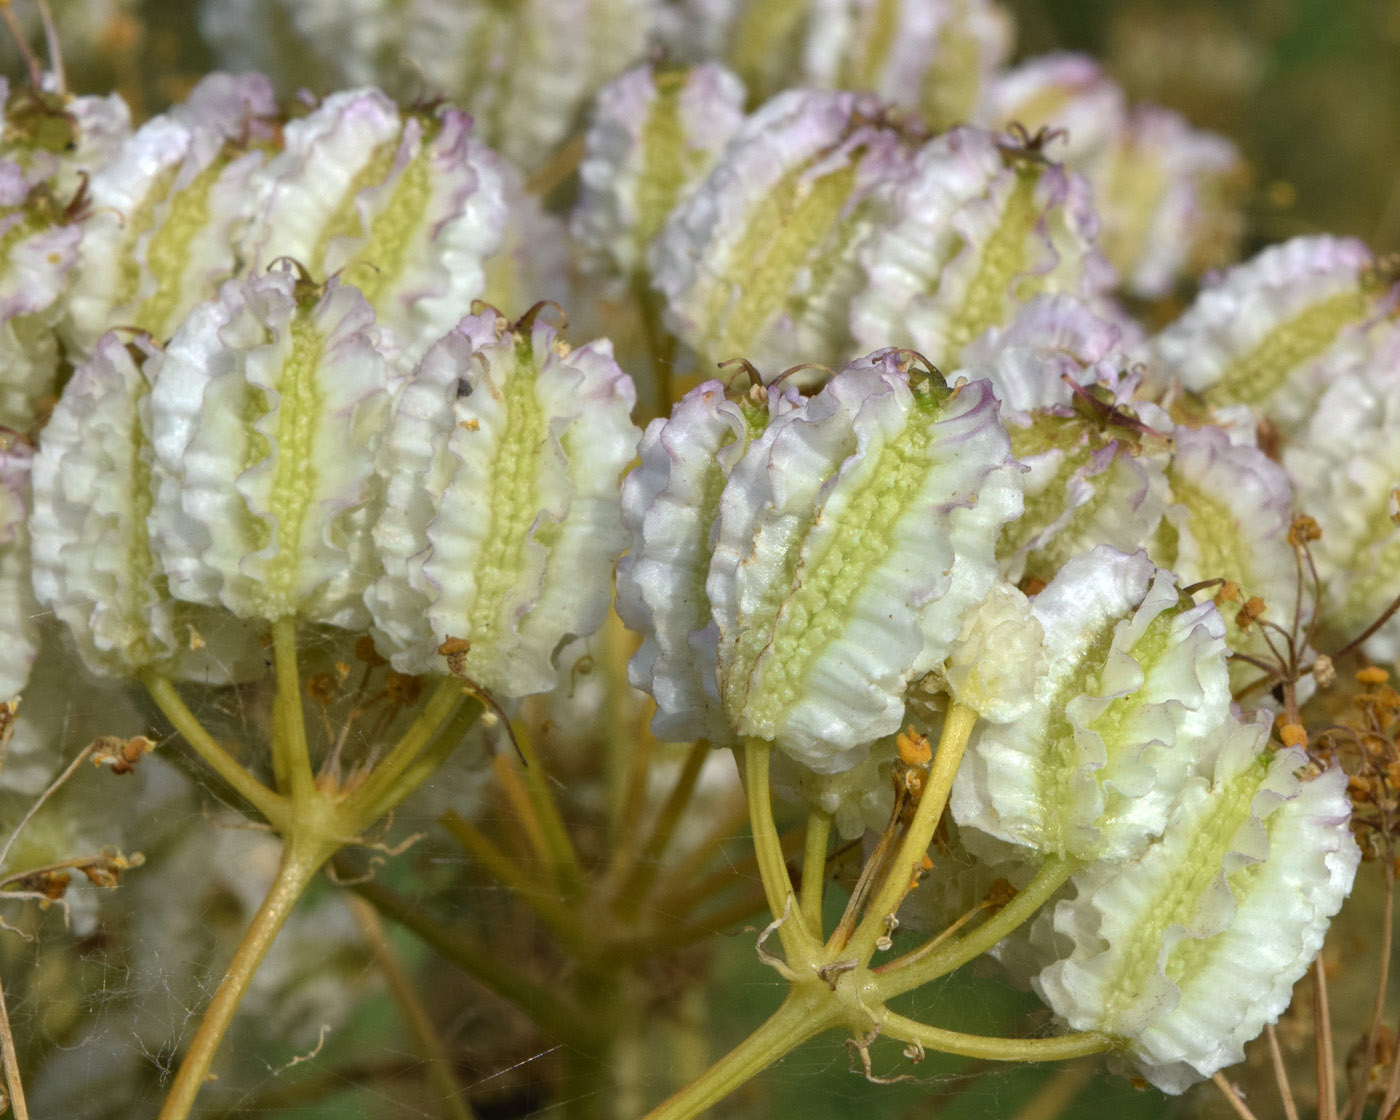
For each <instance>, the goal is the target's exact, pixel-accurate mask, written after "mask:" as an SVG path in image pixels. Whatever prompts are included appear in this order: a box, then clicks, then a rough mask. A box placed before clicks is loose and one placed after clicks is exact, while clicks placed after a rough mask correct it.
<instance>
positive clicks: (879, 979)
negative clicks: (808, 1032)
mask: <svg viewBox="0 0 1400 1120" xmlns="http://www.w3.org/2000/svg"><path fill="white" fill-rule="evenodd" d="M1078 869H1079V864H1078V863H1076V862H1075V861H1074V860H1066V859H1059V858H1052V859H1047V860H1046V861H1045V862H1044V863H1043V864H1042V865H1041V868H1040V870H1039V871H1037V872H1036V874H1035V878H1034V879H1032V880H1031V881H1030V882H1029V883H1027V884H1026V886H1025V887H1024V888H1023V889H1022V890H1021V891H1019V892H1018V893H1017V895H1016V897H1015V898H1013V899H1012V900H1011V901H1010V902H1008V903H1007V904H1006V905H1005V906H1003V907H1002V908H1001V909H1000V910H998V911H997V912H996V913H995V914H993V915H992V916H991V917H990V918H988V919H987V920H986V921H985V922H983V923H982V924H981V925H980V926H978V927H977V928H976V929H975V930H973V931H972V932H971V933H968V934H965V935H963V936H962V937H959V938H958V939H957V940H955V941H949V942H947V943H946V944H943V945H941V946H938V947H936V948H934V949H932V950H929V948H928V946H924V947H923V948H919V949H915V950H914V951H913V952H912V953H908V954H906V955H905V956H903V957H900V958H899V959H898V960H893V961H890V962H889V964H886V965H883V966H882V967H881V968H879V969H877V970H876V971H875V977H876V980H875V987H876V990H877V991H878V992H879V994H880V998H881V999H893V998H894V997H895V996H897V995H899V994H900V993H902V992H907V991H910V990H912V989H914V988H917V987H919V986H920V985H923V984H927V983H929V982H930V981H931V980H936V979H938V978H939V977H940V976H946V975H947V974H948V973H950V972H952V971H953V970H954V969H955V968H961V967H962V966H963V965H964V964H966V963H967V962H968V961H970V960H972V959H973V958H974V957H980V956H981V955H982V954H983V953H985V952H986V951H987V950H988V949H990V948H991V947H992V946H993V945H995V944H996V943H997V942H998V941H1000V940H1001V939H1002V938H1003V937H1005V936H1006V935H1007V934H1008V933H1010V932H1011V931H1012V930H1015V929H1018V928H1020V927H1021V926H1022V925H1024V924H1025V923H1026V922H1028V921H1029V920H1030V919H1031V918H1032V917H1033V916H1034V915H1035V913H1036V911H1037V910H1039V909H1040V908H1041V907H1042V906H1043V905H1045V902H1046V900H1047V899H1048V898H1049V897H1050V896H1051V895H1052V894H1054V893H1055V892H1056V891H1057V890H1059V889H1060V887H1061V886H1063V885H1064V883H1065V880H1067V879H1068V878H1069V877H1070V876H1071V875H1073V874H1074V873H1075V872H1076V871H1077V870H1078Z"/></svg>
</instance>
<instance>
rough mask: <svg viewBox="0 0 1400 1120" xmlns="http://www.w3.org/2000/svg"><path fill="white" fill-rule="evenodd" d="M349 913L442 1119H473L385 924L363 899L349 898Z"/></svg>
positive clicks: (430, 1021) (447, 1056)
mask: <svg viewBox="0 0 1400 1120" xmlns="http://www.w3.org/2000/svg"><path fill="white" fill-rule="evenodd" d="M347 901H348V902H349V903H350V913H351V914H353V915H354V917H355V922H356V924H357V925H358V926H359V927H360V932H361V933H362V934H364V937H365V940H366V941H368V942H369V945H370V948H371V949H373V950H374V957H375V962H376V963H377V964H378V965H379V971H380V972H382V973H383V974H384V979H385V980H386V981H387V982H388V984H389V993H390V995H392V996H393V997H394V1002H395V1003H396V1004H398V1007H399V1014H400V1015H401V1016H402V1017H403V1021H404V1025H405V1026H406V1027H408V1033H409V1034H410V1035H411V1036H412V1037H413V1041H414V1043H415V1044H416V1046H417V1049H418V1053H419V1055H420V1056H421V1057H422V1059H423V1062H424V1064H425V1065H426V1067H427V1077H428V1084H429V1085H430V1086H432V1089H433V1093H434V1095H435V1096H436V1098H437V1103H438V1106H439V1107H440V1108H441V1109H442V1110H443V1111H442V1116H443V1120H473V1113H472V1108H471V1102H470V1101H468V1099H467V1094H466V1093H465V1092H464V1091H463V1089H462V1086H461V1085H460V1084H459V1083H458V1081H457V1075H456V1074H454V1073H453V1072H452V1059H451V1057H450V1056H449V1055H448V1053H447V1048H446V1047H445V1046H443V1044H442V1039H441V1038H439V1037H438V1033H437V1030H436V1028H434V1026H433V1021H432V1019H431V1018H430V1017H429V1015H428V1012H427V1009H426V1008H424V1006H423V1002H422V1000H420V999H419V998H418V992H417V991H416V990H415V988H414V985H413V981H412V980H411V979H409V977H408V974H407V973H405V972H404V970H403V969H402V968H400V967H399V962H398V961H397V960H395V959H394V949H393V946H392V945H390V944H389V938H388V936H387V935H386V934H385V932H384V924H383V923H382V922H381V921H380V920H379V915H378V914H376V913H375V910H374V907H373V906H371V905H370V904H369V903H368V902H366V901H365V900H364V899H363V898H354V897H351V898H349V899H347Z"/></svg>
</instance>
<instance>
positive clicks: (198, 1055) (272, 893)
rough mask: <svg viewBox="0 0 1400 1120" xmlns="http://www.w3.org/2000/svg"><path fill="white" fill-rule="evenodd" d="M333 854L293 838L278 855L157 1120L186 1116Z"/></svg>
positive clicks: (331, 848)
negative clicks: (277, 941) (241, 1008)
mask: <svg viewBox="0 0 1400 1120" xmlns="http://www.w3.org/2000/svg"><path fill="white" fill-rule="evenodd" d="M334 850H335V845H334V844H333V843H328V842H326V841H319V842H310V843H298V842H297V841H296V840H295V839H293V840H292V841H291V842H289V843H288V844H287V846H286V848H285V849H284V850H283V852H282V863H281V865H280V867H279V868H278V870H277V877H276V878H275V879H274V880H273V881H272V887H271V888H270V889H269V890H268V892H267V897H266V898H264V899H263V903H262V905H261V906H260V907H259V908H258V912H257V914H255V915H254V916H253V921H252V924H251V925H249V927H248V930H247V932H246V933H244V935H243V940H242V942H241V943H240V944H239V946H238V951H237V952H236V953H235V954H234V957H233V960H232V961H231V962H230V963H229V966H228V971H227V972H225V973H224V978H223V980H222V981H221V982H220V984H219V987H218V990H217V991H215V993H214V998H213V1000H212V1001H211V1002H210V1004H209V1007H208V1008H207V1009H206V1010H205V1012H204V1018H203V1019H202V1020H201V1021H200V1024H199V1030H198V1031H197V1032H195V1036H194V1041H193V1042H191V1043H190V1048H189V1049H188V1050H187V1051H186V1052H185V1057H184V1060H183V1061H182V1062H181V1063H180V1070H179V1072H178V1073H176V1075H175V1081H174V1083H173V1084H172V1085H171V1087H170V1093H169V1095H168V1096H167V1097H166V1098H165V1105H164V1106H163V1107H162V1108H161V1110H160V1115H159V1117H158V1120H185V1118H186V1117H187V1116H189V1114H190V1110H191V1109H192V1108H193V1107H194V1102H195V1098H196V1097H197V1096H198V1095H199V1091H200V1089H202V1088H203V1087H204V1082H205V1081H206V1080H207V1079H208V1076H209V1067H210V1065H211V1064H212V1063H213V1061H214V1054H215V1052H216V1051H217V1050H218V1048H219V1043H220V1042H221V1041H222V1040H223V1037H224V1034H225V1032H227V1030H228V1027H229V1024H230V1023H231V1022H232V1021H233V1015H234V1012H235V1011H237V1010H238V1005H239V1003H240V1002H242V1000H243V996H244V993H245V992H247V990H248V985H249V983H250V982H251V981H252V979H253V975H254V973H256V972H257V970H258V966H259V965H260V964H262V961H263V958H264V957H265V956H267V951H268V949H270V948H271V947H272V942H273V939H274V938H276V936H277V934H278V931H279V930H281V928H282V925H283V923H284V922H286V920H287V916H288V915H289V914H290V913H291V912H292V908H293V907H294V906H295V905H296V902H297V900H298V899H299V898H301V896H302V894H303V892H305V890H306V888H307V885H308V884H309V883H310V882H311V880H312V878H314V877H315V875H316V872H317V871H319V870H320V868H321V865H322V864H323V863H325V861H326V860H327V859H329V858H330V855H331V853H332V852H333V851H334Z"/></svg>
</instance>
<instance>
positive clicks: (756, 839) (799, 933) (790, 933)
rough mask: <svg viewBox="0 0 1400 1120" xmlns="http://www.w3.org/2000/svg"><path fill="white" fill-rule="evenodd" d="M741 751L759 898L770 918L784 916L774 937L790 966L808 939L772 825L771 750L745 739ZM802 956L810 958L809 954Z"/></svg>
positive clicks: (805, 945) (756, 741) (806, 946)
mask: <svg viewBox="0 0 1400 1120" xmlns="http://www.w3.org/2000/svg"><path fill="white" fill-rule="evenodd" d="M743 751H744V793H745V796H746V797H747V798H748V803H749V824H750V826H751V827H752V829H753V848H754V855H755V856H756V857H757V859H758V875H759V878H760V879H762V880H763V894H764V897H766V898H767V899H768V909H769V910H770V911H771V912H772V914H773V918H774V919H775V920H779V919H783V918H784V916H786V919H787V920H785V921H781V924H780V925H779V926H778V937H779V939H780V940H781V941H782V943H783V951H784V952H785V953H786V954H787V956H788V959H789V962H790V963H791V962H792V961H794V960H795V958H796V957H797V956H798V955H799V950H801V949H807V948H811V947H810V946H808V945H807V944H806V942H808V941H809V940H810V938H808V937H806V936H805V934H806V930H805V929H804V928H803V924H804V923H803V918H802V915H801V914H800V913H797V912H794V910H793V904H794V903H795V902H796V897H795V894H794V892H793V889H792V879H791V878H790V877H789V876H788V870H787V860H786V859H785V858H784V856H783V844H782V841H781V840H780V839H779V838H778V826H777V825H776V824H775V823H774V821H773V801H772V799H771V798H770V796H769V792H768V771H769V764H770V762H771V760H772V752H773V748H772V746H771V745H770V744H768V743H764V742H760V741H759V740H757V739H749V740H747V741H746V742H745V743H744V747H743ZM802 955H804V956H811V953H810V952H809V953H804V954H802Z"/></svg>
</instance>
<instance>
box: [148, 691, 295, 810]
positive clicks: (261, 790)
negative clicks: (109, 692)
mask: <svg viewBox="0 0 1400 1120" xmlns="http://www.w3.org/2000/svg"><path fill="white" fill-rule="evenodd" d="M141 683H142V684H144V685H145V686H146V691H147V692H149V693H150V694H151V699H152V700H154V701H155V702H156V706H157V707H158V708H160V710H161V712H162V713H164V715H165V718H166V719H168V720H169V721H170V724H171V726H172V727H174V728H175V730H176V731H178V732H179V733H180V736H181V738H183V739H184V740H185V742H186V743H188V744H189V745H190V749H191V750H193V751H194V753H195V754H197V755H199V757H200V758H201V759H203V760H204V764H205V765H206V766H208V767H209V769H211V770H213V771H214V773H216V774H218V775H219V777H220V778H222V779H223V780H224V781H225V782H227V783H228V785H229V786H230V787H231V788H232V789H233V791H234V792H235V793H237V794H238V795H239V796H240V797H241V798H243V800H244V801H246V802H248V804H249V805H251V806H252V807H253V808H254V809H256V810H257V811H258V812H259V813H261V814H262V816H263V818H264V819H265V820H266V821H267V822H268V823H269V824H271V825H272V827H273V828H275V829H277V831H278V832H284V831H285V830H286V824H287V817H288V813H287V805H286V803H285V802H284V801H283V800H282V798H280V797H279V796H277V794H275V793H274V792H273V791H272V790H270V789H268V788H267V786H265V785H263V784H262V783H261V782H260V781H258V780H257V779H256V778H254V777H253V775H252V774H250V773H248V771H247V770H245V769H244V768H243V766H242V765H241V764H240V763H239V762H238V760H237V759H235V758H234V757H233V755H231V754H229V753H228V751H226V750H224V748H223V747H221V746H220V745H219V744H218V742H216V741H215V739H214V737H213V736H212V735H210V734H209V732H208V731H206V730H205V728H204V725H203V724H202V723H200V722H199V720H198V719H196V718H195V716H194V713H193V712H191V711H190V710H189V708H188V707H187V706H186V705H185V702H184V701H183V700H182V699H180V694H179V693H178V692H176V691H175V686H174V685H173V684H172V683H171V682H170V681H169V680H168V679H167V678H165V677H162V676H157V675H156V674H154V673H145V674H143V675H142V677H141Z"/></svg>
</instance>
